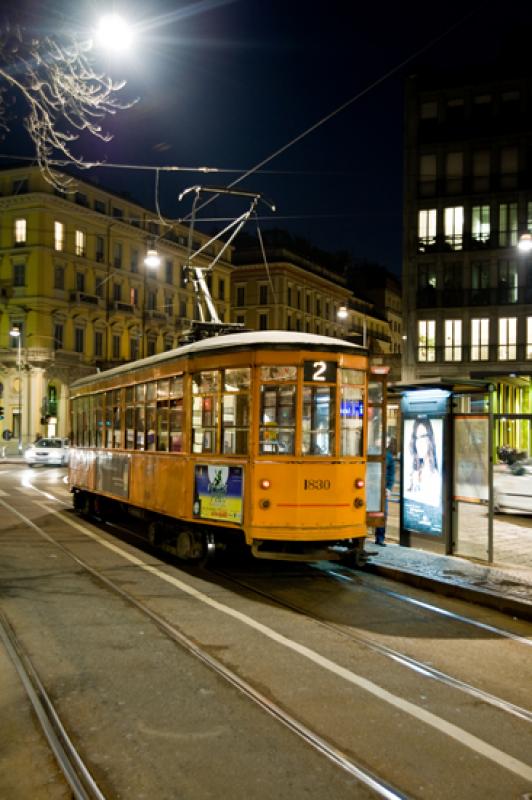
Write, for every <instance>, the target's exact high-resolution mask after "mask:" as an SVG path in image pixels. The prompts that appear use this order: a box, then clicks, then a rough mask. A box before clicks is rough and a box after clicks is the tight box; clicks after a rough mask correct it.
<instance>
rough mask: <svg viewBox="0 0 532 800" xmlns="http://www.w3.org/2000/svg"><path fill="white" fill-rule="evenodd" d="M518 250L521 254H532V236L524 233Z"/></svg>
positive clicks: (518, 244)
mask: <svg viewBox="0 0 532 800" xmlns="http://www.w3.org/2000/svg"><path fill="white" fill-rule="evenodd" d="M517 248H518V250H520V252H521V253H530V251H531V250H532V236H531V235H530V234H529V233H523V234H522V235H521V236H520V237H519V242H518V243H517Z"/></svg>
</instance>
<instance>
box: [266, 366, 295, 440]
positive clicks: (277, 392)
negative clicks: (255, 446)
mask: <svg viewBox="0 0 532 800" xmlns="http://www.w3.org/2000/svg"><path fill="white" fill-rule="evenodd" d="M272 371H275V372H272ZM273 374H279V375H280V376H281V377H282V378H283V377H285V375H286V376H287V377H288V376H290V377H292V376H293V379H294V380H295V377H296V367H262V368H261V378H262V379H263V380H264V376H265V375H266V376H267V377H270V376H271V375H273ZM296 396H297V394H296V385H295V384H293V383H278V384H275V383H268V384H262V385H261V387H260V429H259V451H260V453H280V454H284V455H293V454H294V448H295V424H296V423H295V421H296Z"/></svg>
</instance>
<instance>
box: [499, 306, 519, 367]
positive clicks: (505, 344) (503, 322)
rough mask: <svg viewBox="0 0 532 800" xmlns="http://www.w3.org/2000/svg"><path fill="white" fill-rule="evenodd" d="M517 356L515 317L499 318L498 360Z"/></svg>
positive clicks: (510, 359)
mask: <svg viewBox="0 0 532 800" xmlns="http://www.w3.org/2000/svg"><path fill="white" fill-rule="evenodd" d="M515 358H517V317H501V318H500V319H499V361H512V360H514V359H515Z"/></svg>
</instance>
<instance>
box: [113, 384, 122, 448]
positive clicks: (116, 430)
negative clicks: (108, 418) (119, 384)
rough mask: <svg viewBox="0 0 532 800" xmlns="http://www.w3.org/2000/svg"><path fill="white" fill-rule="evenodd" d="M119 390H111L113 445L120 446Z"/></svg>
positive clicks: (120, 414)
mask: <svg viewBox="0 0 532 800" xmlns="http://www.w3.org/2000/svg"><path fill="white" fill-rule="evenodd" d="M120 395H121V390H120V389H115V390H114V391H113V447H114V448H116V447H122V404H121V396H120Z"/></svg>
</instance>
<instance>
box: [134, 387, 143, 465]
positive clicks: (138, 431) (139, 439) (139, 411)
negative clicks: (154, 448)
mask: <svg viewBox="0 0 532 800" xmlns="http://www.w3.org/2000/svg"><path fill="white" fill-rule="evenodd" d="M137 388H138V387H137ZM145 427H146V410H145V408H144V406H143V405H142V406H141V405H137V406H135V449H136V450H144V449H145Z"/></svg>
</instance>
